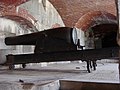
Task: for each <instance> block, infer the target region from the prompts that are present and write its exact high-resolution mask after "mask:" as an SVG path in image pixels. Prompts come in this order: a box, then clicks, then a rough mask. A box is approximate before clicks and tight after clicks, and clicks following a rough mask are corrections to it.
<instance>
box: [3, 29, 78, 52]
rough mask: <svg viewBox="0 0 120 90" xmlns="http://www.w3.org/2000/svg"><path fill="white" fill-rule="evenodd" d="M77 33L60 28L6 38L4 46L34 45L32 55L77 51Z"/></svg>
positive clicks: (73, 30)
mask: <svg viewBox="0 0 120 90" xmlns="http://www.w3.org/2000/svg"><path fill="white" fill-rule="evenodd" d="M75 40H77V32H76V30H75V29H73V28H69V27H61V28H56V29H49V30H44V31H40V32H36V33H31V34H25V35H20V36H14V37H6V38H5V44H6V45H35V50H34V53H45V52H58V51H70V50H77V45H76V44H75Z"/></svg>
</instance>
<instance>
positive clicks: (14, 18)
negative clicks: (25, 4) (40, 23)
mask: <svg viewBox="0 0 120 90" xmlns="http://www.w3.org/2000/svg"><path fill="white" fill-rule="evenodd" d="M1 17H2V18H6V19H10V20H12V21H15V22H17V24H18V25H19V26H20V27H21V28H23V29H24V30H26V29H27V30H30V31H31V32H36V31H38V30H37V28H36V27H35V26H34V25H33V24H32V22H30V21H29V20H27V19H26V18H23V17H20V16H17V15H4V16H1Z"/></svg>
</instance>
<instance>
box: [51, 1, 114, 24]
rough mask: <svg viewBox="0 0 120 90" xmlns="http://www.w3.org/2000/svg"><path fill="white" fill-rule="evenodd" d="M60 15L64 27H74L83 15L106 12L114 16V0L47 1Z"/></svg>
mask: <svg viewBox="0 0 120 90" xmlns="http://www.w3.org/2000/svg"><path fill="white" fill-rule="evenodd" d="M49 1H50V2H51V3H52V4H53V6H54V7H55V8H56V10H57V11H58V12H59V14H60V15H61V17H62V19H63V21H64V23H65V25H66V26H74V25H75V23H76V22H77V21H78V20H79V19H80V17H82V16H83V15H84V14H86V13H88V12H91V11H106V12H108V13H111V14H113V15H115V16H116V6H115V0H49Z"/></svg>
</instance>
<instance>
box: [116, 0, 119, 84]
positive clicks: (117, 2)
mask: <svg viewBox="0 0 120 90" xmlns="http://www.w3.org/2000/svg"><path fill="white" fill-rule="evenodd" d="M116 8H117V17H118V25H119V26H118V27H119V29H118V33H117V43H118V45H119V46H120V0H116ZM119 82H120V49H119Z"/></svg>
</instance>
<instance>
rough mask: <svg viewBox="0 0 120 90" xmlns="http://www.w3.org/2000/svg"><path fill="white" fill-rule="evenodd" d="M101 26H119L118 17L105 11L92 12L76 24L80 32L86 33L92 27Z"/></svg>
mask: <svg viewBox="0 0 120 90" xmlns="http://www.w3.org/2000/svg"><path fill="white" fill-rule="evenodd" d="M100 24H117V20H116V16H114V15H113V14H111V13H107V12H104V11H92V12H88V13H86V14H85V15H83V16H82V17H81V18H80V19H79V20H78V22H77V23H76V24H75V27H77V28H78V29H80V30H83V31H86V30H88V29H89V28H90V27H93V26H96V25H100Z"/></svg>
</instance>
